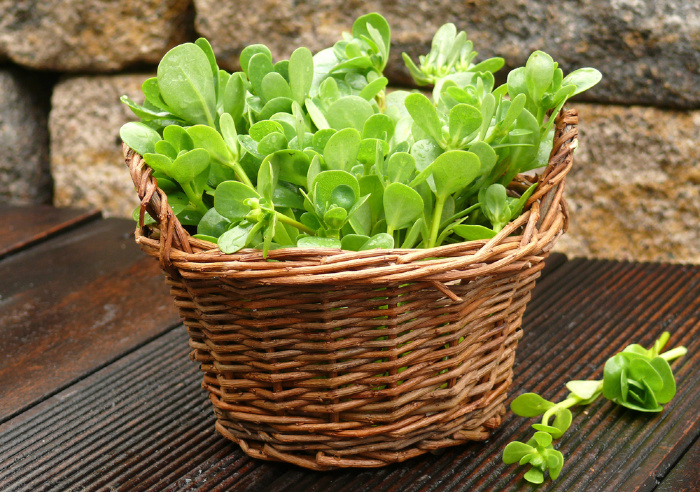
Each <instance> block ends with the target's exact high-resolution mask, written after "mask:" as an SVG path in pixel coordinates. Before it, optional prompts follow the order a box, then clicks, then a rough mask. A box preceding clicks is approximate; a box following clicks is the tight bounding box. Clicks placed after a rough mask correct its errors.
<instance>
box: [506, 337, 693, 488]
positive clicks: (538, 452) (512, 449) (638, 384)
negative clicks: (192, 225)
mask: <svg viewBox="0 0 700 492" xmlns="http://www.w3.org/2000/svg"><path fill="white" fill-rule="evenodd" d="M669 338H670V335H669V333H668V332H664V333H663V334H662V335H661V337H660V338H659V339H658V340H657V341H656V342H655V343H654V346H653V347H652V348H650V349H648V350H647V349H645V348H644V347H642V346H641V345H637V344H632V345H629V346H627V347H626V348H625V349H624V350H623V351H622V352H620V353H618V354H616V355H615V356H614V357H611V358H610V359H608V360H607V362H606V363H605V367H604V370H603V379H602V380H597V381H569V382H568V383H566V388H567V389H568V390H569V395H568V396H567V398H566V399H565V400H563V401H561V402H559V403H554V402H551V401H548V400H545V399H544V398H542V397H541V396H539V395H537V394H535V393H525V394H522V395H520V396H518V397H517V398H515V399H514V400H513V402H512V403H511V405H510V408H511V410H513V413H515V414H516V415H520V416H521V417H537V416H539V415H542V421H541V422H540V423H538V424H533V425H532V427H533V429H535V430H536V431H537V432H535V434H534V436H533V437H532V438H531V439H530V440H529V441H527V442H526V443H523V442H519V441H513V442H511V443H509V444H508V445H507V446H506V447H505V449H504V450H503V462H504V463H506V464H512V463H519V464H520V465H525V464H529V465H530V469H529V470H528V471H527V473H525V476H524V478H525V479H526V480H527V481H529V482H531V483H536V484H539V483H542V482H543V481H544V477H545V472H547V471H548V472H549V477H550V478H551V479H552V480H555V479H556V478H557V477H558V476H559V473H560V472H561V470H562V467H563V466H564V457H563V455H562V453H561V452H560V451H558V450H556V449H554V446H553V445H552V441H553V440H554V439H559V438H560V437H561V436H562V435H563V434H564V432H566V430H567V429H568V428H569V426H570V425H571V422H572V415H571V411H570V410H569V408H571V407H573V406H575V405H589V404H591V403H593V402H594V401H595V400H597V399H598V398H599V397H600V396H601V395H602V396H604V397H605V398H607V399H608V400H611V401H613V402H614V403H617V404H618V405H621V406H623V407H626V408H630V409H632V410H637V411H639V412H660V411H662V410H663V406H662V404H666V403H668V402H669V401H671V399H672V398H673V397H674V395H675V394H676V381H675V379H674V378H673V371H672V370H671V366H670V365H669V362H670V361H672V360H674V359H677V358H679V357H682V356H684V355H685V354H686V353H687V349H686V348H685V347H676V348H674V349H672V350H669V351H667V352H664V353H661V350H662V349H663V348H664V346H665V345H666V343H667V342H668V340H669Z"/></svg>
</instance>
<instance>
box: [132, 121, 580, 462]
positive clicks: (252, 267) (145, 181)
mask: <svg viewBox="0 0 700 492" xmlns="http://www.w3.org/2000/svg"><path fill="white" fill-rule="evenodd" d="M577 123H578V117H577V114H576V112H575V111H574V110H569V111H564V112H562V113H560V114H559V115H558V118H557V124H556V133H555V141H554V148H553V150H552V154H551V156H550V160H549V165H548V166H547V168H546V170H545V171H544V173H543V174H542V176H540V177H539V186H538V188H537V189H536V192H535V194H534V195H533V196H532V197H531V198H530V200H529V201H528V203H527V206H526V211H525V213H523V214H522V215H521V216H520V217H519V218H518V219H517V220H515V221H513V222H511V223H510V224H509V225H507V226H506V227H505V228H504V229H503V230H502V231H501V232H500V233H499V234H498V235H497V236H496V237H494V238H493V239H491V240H488V241H486V240H483V241H471V242H465V243H461V244H453V245H448V246H441V247H437V248H433V249H427V250H402V249H395V250H372V251H361V252H345V251H340V250H335V249H299V248H289V249H278V250H272V251H270V253H269V259H268V260H265V259H263V258H262V254H261V253H260V252H259V251H256V250H251V249H248V250H242V251H240V252H238V253H236V254H230V255H226V254H223V253H221V252H220V251H219V250H218V249H216V248H214V249H212V245H211V243H208V242H204V241H200V240H197V239H194V238H192V237H190V235H189V234H188V233H187V231H185V229H184V228H183V227H182V226H181V225H180V223H179V222H178V220H177V219H176V218H175V216H174V215H173V212H172V209H171V208H170V206H169V205H168V203H167V197H166V195H165V194H164V193H163V192H162V191H161V190H160V189H158V187H157V181H156V179H155V178H154V177H153V176H152V175H151V173H152V171H151V169H150V168H149V167H148V166H146V165H145V163H144V161H143V160H142V159H141V157H140V156H139V155H138V154H135V153H134V152H133V151H132V150H131V149H129V148H128V147H126V146H125V149H124V150H125V158H126V163H127V165H128V166H129V169H130V171H131V176H132V178H133V181H134V184H135V185H136V187H137V189H138V194H139V197H140V198H141V200H142V202H141V203H142V208H141V210H142V214H141V218H142V221H141V224H143V210H144V209H145V210H147V211H148V212H149V214H150V215H151V216H152V217H155V218H157V221H158V224H157V225H155V226H147V227H143V226H142V227H140V228H138V229H137V231H136V241H137V242H138V243H139V245H140V246H141V248H142V249H143V250H144V251H145V252H146V253H147V254H149V255H150V256H153V257H155V258H158V259H159V260H160V264H161V266H162V268H163V270H164V271H165V273H166V276H167V283H168V284H169V285H170V287H171V293H172V295H173V297H174V298H175V304H176V305H177V307H178V308H179V310H180V315H181V316H182V318H183V320H184V323H185V325H186V326H187V330H188V332H189V335H190V346H191V348H192V352H191V358H192V359H193V360H196V361H198V362H199V363H200V364H201V370H202V372H203V373H204V380H203V383H202V385H203V387H204V388H205V389H206V390H207V391H208V392H209V397H210V399H211V401H212V403H213V404H214V412H215V414H216V418H217V421H216V429H217V430H218V431H219V432H220V433H221V434H222V435H223V436H225V437H227V438H228V439H231V440H232V441H235V442H236V443H238V444H239V445H240V446H241V448H242V449H243V451H245V452H246V453H248V454H249V455H250V456H253V457H255V458H261V459H266V460H276V461H285V462H289V463H294V464H296V465H299V466H303V467H306V468H311V469H314V470H328V469H332V468H337V467H379V466H384V465H387V464H389V463H393V462H399V461H404V460H406V459H409V458H412V457H414V456H418V455H420V454H423V453H426V452H428V451H432V450H436V449H439V448H443V447H446V446H454V445H457V444H462V443H465V442H468V441H479V440H484V439H486V438H488V437H489V433H490V431H491V430H492V429H495V428H496V427H498V426H499V425H500V423H501V416H502V415H503V414H504V412H505V407H504V401H505V399H506V391H507V389H508V386H509V385H510V383H511V380H512V374H513V373H512V366H513V361H514V358H515V348H516V346H517V343H518V339H519V338H520V337H521V333H522V331H521V322H522V315H523V312H524V311H525V305H526V303H527V301H528V300H529V299H530V291H531V290H532V288H533V287H534V285H535V279H536V278H537V277H539V275H540V271H541V270H542V268H543V266H544V263H543V261H544V259H545V258H546V257H547V255H548V251H549V250H550V249H551V248H552V246H553V244H554V242H555V240H556V239H557V238H558V237H559V236H560V235H561V234H562V233H563V232H564V231H565V230H566V227H567V222H568V220H567V219H568V216H567V212H566V206H565V203H564V200H563V199H562V193H563V191H564V181H565V177H566V174H567V172H568V171H569V169H571V165H572V161H573V150H574V148H575V147H576V142H577V129H576V125H577ZM529 179H533V178H528V177H526V176H518V178H516V180H515V181H514V182H513V183H512V184H511V185H510V189H511V190H512V191H515V192H522V191H523V190H524V189H525V187H527V186H528V185H529V184H530V181H529ZM269 260H275V261H269Z"/></svg>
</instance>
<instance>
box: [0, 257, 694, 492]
mask: <svg viewBox="0 0 700 492" xmlns="http://www.w3.org/2000/svg"><path fill="white" fill-rule="evenodd" d="M699 316H700V267H691V266H680V265H673V266H671V265H653V264H630V263H618V262H610V261H585V260H573V261H569V262H567V263H566V264H564V265H563V266H561V267H560V268H558V269H556V270H555V271H554V272H551V273H550V274H549V275H548V276H547V277H546V278H545V279H543V280H542V281H541V282H540V283H539V284H538V287H537V289H536V290H535V293H534V296H533V300H532V301H531V304H530V305H529V307H528V310H527V311H526V314H525V319H524V337H523V339H522V341H521V344H520V347H519V348H518V353H517V357H516V359H517V362H516V379H515V381H514V386H513V388H512V389H511V391H510V392H509V395H510V399H512V398H513V397H514V396H516V395H517V394H519V393H522V392H525V391H535V392H539V393H541V394H543V396H545V397H546V398H550V399H555V400H558V399H561V398H563V397H564V396H565V393H566V390H565V389H564V383H565V382H566V381H568V380H570V379H584V378H596V377H599V376H600V375H601V373H602V363H603V362H604V361H605V360H606V359H607V358H608V357H610V356H611V355H612V354H614V353H615V352H617V351H619V350H621V349H622V348H624V346H625V345H627V344H628V343H629V342H632V341H635V342H640V343H642V344H644V345H649V344H650V343H651V342H652V341H653V340H654V339H655V338H656V337H657V336H658V335H659V334H660V333H661V332H662V331H664V330H669V331H670V332H671V333H672V334H673V335H672V338H671V341H670V342H669V347H673V346H676V345H679V344H685V345H686V346H687V347H688V349H689V352H688V355H687V356H686V357H684V358H683V359H681V360H679V361H677V362H674V364H673V367H674V372H675V374H676V379H677V382H678V394H677V395H676V397H675V398H674V399H673V400H672V401H671V402H670V403H669V404H668V405H667V406H666V408H665V410H664V411H663V412H662V413H660V414H657V415H641V414H638V413H636V412H632V411H629V410H624V409H622V408H619V407H617V406H616V405H614V404H612V403H610V402H607V401H604V400H599V401H598V402H596V403H595V404H593V405H591V406H589V407H587V408H584V409H581V408H578V409H575V412H574V422H573V425H572V427H571V429H570V430H569V431H568V432H567V434H566V435H565V436H564V437H563V438H562V439H561V440H560V441H559V443H558V444H557V445H558V447H559V448H560V449H561V450H562V452H563V453H564V455H565V456H566V463H565V467H564V471H563V473H562V476H561V477H560V479H559V480H557V481H556V482H553V483H552V482H548V483H546V484H545V485H543V486H542V487H540V488H538V489H535V488H534V487H531V486H530V485H529V484H527V483H526V482H524V481H523V480H522V474H523V472H524V470H523V469H522V468H517V467H515V466H506V465H503V463H502V462H501V459H500V454H501V452H502V450H503V447H504V446H505V444H506V443H507V442H509V441H512V440H516V439H517V440H525V439H527V438H528V437H529V436H530V435H531V434H532V429H531V428H530V425H531V424H532V423H533V422H534V421H535V420H534V419H524V418H521V417H517V416H514V415H512V414H511V413H509V414H508V415H507V417H506V419H505V421H504V424H503V426H502V427H501V428H499V430H498V431H497V433H496V434H495V435H494V437H493V439H491V440H490V441H488V442H486V443H479V444H472V445H465V446H459V447H455V448H450V449H448V450H445V451H444V452H442V453H440V454H428V455H425V456H423V457H420V458H416V459H412V460H409V461H407V462H405V463H400V464H395V465H391V466H387V467H384V468H380V469H373V470H338V471H332V472H312V471H308V470H304V469H301V468H297V467H294V466H292V465H287V464H281V463H267V462H263V461H259V460H254V459H251V458H249V457H247V456H245V455H244V453H243V452H242V451H240V449H238V448H237V447H236V446H235V445H234V444H232V443H230V442H228V441H226V440H225V439H224V438H222V437H220V436H218V435H217V434H216V433H215V431H214V429H213V423H214V416H213V414H212V410H211V404H210V403H209V401H207V400H206V397H205V393H204V392H203V391H202V389H201V387H200V376H199V374H198V370H197V368H196V365H195V364H193V363H192V362H190V361H189V360H187V352H188V350H189V349H188V347H187V346H186V345H187V336H186V334H185V332H184V330H183V329H181V328H178V329H177V330H174V331H170V332H168V333H167V334H165V335H163V336H161V337H159V338H157V339H156V340H154V341H152V342H150V343H148V344H146V345H145V346H143V347H142V348H140V349H138V350H136V351H134V352H133V353H131V354H128V355H127V356H125V357H123V358H121V359H120V360H118V361H116V362H114V363H113V364H110V365H109V366H107V367H105V368H104V369H102V370H100V371H98V372H96V373H95V374H93V375H91V376H89V377H87V378H86V379H84V380H82V381H80V382H79V383H77V384H75V385H73V386H71V387H70V388H69V389H67V390H65V391H63V392H61V393H58V394H56V395H55V396H53V397H51V398H50V399H49V400H47V401H45V402H43V403H41V404H38V405H36V406H35V407H34V408H32V409H31V410H29V411H27V412H24V413H23V414H22V415H19V416H18V417H16V418H14V419H12V420H10V421H8V422H6V423H5V424H4V425H1V426H0V488H1V489H3V491H5V490H33V489H36V488H37V487H42V486H43V487H44V488H46V489H55V490H70V489H76V490H98V489H106V488H110V489H113V490H125V491H126V490H128V491H136V490H202V491H204V490H252V491H261V492H267V491H276V490H294V491H295V490H305V491H306V490H308V491H319V492H320V491H325V490H333V491H348V492H350V491H372V492H374V491H401V492H403V491H448V490H461V491H473V490H477V491H485V490H538V491H539V490H562V491H589V490H625V491H627V490H652V489H653V488H654V487H655V486H656V484H657V483H658V481H657V480H656V479H655V480H654V481H653V483H652V482H650V481H648V480H647V476H648V475H653V476H654V477H663V476H664V475H666V474H667V473H668V470H669V469H671V468H672V466H673V465H674V464H675V463H676V462H677V460H678V459H679V458H680V457H681V456H682V455H683V452H684V451H685V450H686V449H687V448H688V447H689V446H690V445H691V443H692V442H693V439H697V436H698V434H699V430H698V428H697V426H698V421H699V420H700V415H698V412H697V408H698V404H699V403H700V362H699V361H698V359H700V336H698V335H700V319H699ZM692 456H693V455H692V454H689V453H686V454H685V457H684V458H683V460H690V462H691V463H697V460H696V459H695V460H694V459H693V458H692ZM683 460H682V461H681V464H682V463H683ZM679 466H680V465H679ZM696 470H697V468H696V467H694V466H693V465H692V464H691V465H690V466H689V467H688V468H687V471H686V472H684V473H685V474H686V475H687V477H686V478H676V479H677V480H684V482H683V483H690V484H695V483H697V481H698V474H697V471H696ZM673 478H674V472H673V471H671V473H670V474H669V476H668V477H667V480H671V479H673ZM672 483H675V482H672ZM662 490H663V489H662ZM666 490H684V489H682V488H681V489H674V488H671V489H666ZM690 490H693V489H690Z"/></svg>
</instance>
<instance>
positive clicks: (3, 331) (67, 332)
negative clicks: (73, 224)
mask: <svg viewBox="0 0 700 492" xmlns="http://www.w3.org/2000/svg"><path fill="white" fill-rule="evenodd" d="M133 230H134V225H133V222H131V221H128V220H118V219H108V220H101V221H96V222H92V223H90V224H88V225H86V226H84V227H81V228H79V229H76V230H73V231H71V232H69V233H66V234H62V235H60V236H58V237H56V238H54V239H51V240H49V241H47V242H45V243H43V244H40V245H38V246H36V247H34V248H31V249H29V250H26V251H23V252H20V253H16V254H14V255H12V256H10V257H7V258H5V259H4V260H2V261H0V278H2V282H1V283H0V353H1V354H3V357H2V358H0V421H2V420H3V419H5V418H7V417H8V416H9V415H12V414H14V413H16V412H18V411H19V410H21V409H23V408H25V407H26V406H27V405H30V404H32V403H33V402H36V401H38V400H41V399H42V398H44V397H45V396H46V395H49V394H51V393H53V392H55V391H56V390H57V389H59V388H62V387H64V386H65V385H67V384H70V383H71V382H73V381H75V380H76V379H78V378H81V377H84V376H85V375H86V374H89V373H90V372H91V371H94V370H95V369H96V368H98V367H100V366H102V365H104V364H105V363H107V362H109V361H112V360H114V359H115V358H117V357H119V356H121V355H123V354H124V353H125V352H127V351H129V350H132V349H133V348H135V347H137V346H139V345H140V344H142V343H144V342H145V341H146V340H149V339H150V338H152V337H154V336H155V335H158V334H160V333H163V331H164V330H167V329H168V328H170V327H172V326H174V325H175V324H177V323H178V321H179V318H178V316H177V314H176V312H175V309H174V306H173V304H172V302H171V299H170V297H169V294H168V289H167V287H166V285H165V282H164V278H163V276H162V274H161V273H160V270H159V268H158V262H157V261H154V260H153V259H152V258H149V257H147V256H146V255H145V254H143V253H142V252H141V251H140V250H139V248H138V247H137V245H136V244H135V243H134V240H133Z"/></svg>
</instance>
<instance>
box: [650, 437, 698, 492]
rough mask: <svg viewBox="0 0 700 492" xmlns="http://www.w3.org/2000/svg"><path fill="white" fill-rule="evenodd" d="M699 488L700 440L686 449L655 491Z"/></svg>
mask: <svg viewBox="0 0 700 492" xmlns="http://www.w3.org/2000/svg"><path fill="white" fill-rule="evenodd" d="M698 488H700V441H697V440H696V441H695V444H693V445H692V447H691V448H690V449H689V450H688V451H686V453H685V454H684V455H683V459H681V460H680V462H678V464H677V465H676V466H674V467H673V469H672V470H671V473H669V474H668V476H666V478H664V479H663V481H662V482H661V484H660V485H659V486H658V487H657V488H656V489H655V490H656V491H657V492H695V491H696V490H698Z"/></svg>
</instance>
